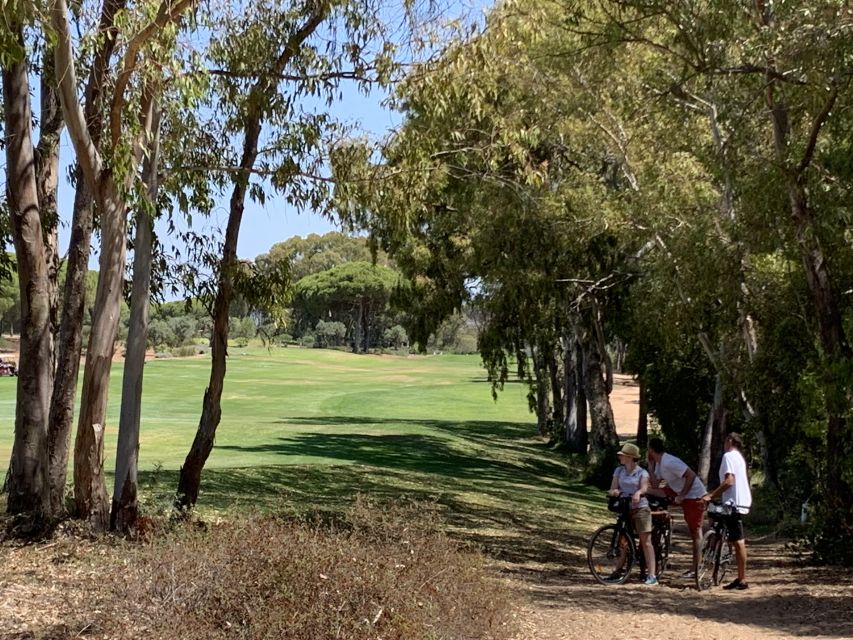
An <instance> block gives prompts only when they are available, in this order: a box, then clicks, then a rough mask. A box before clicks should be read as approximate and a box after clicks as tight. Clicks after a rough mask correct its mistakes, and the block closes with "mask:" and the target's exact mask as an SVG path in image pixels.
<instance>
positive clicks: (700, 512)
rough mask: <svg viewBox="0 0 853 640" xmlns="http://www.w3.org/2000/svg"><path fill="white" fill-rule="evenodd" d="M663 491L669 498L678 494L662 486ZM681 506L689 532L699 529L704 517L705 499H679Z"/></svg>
mask: <svg viewBox="0 0 853 640" xmlns="http://www.w3.org/2000/svg"><path fill="white" fill-rule="evenodd" d="M664 493H666V495H667V496H669V497H670V498H674V497H675V496H677V495H678V494H677V493H675V491H673V490H672V489H670V488H669V487H664ZM681 508H682V509H683V510H684V521H685V522H686V523H687V528H688V529H690V531H691V532H692V531H697V530H698V531H701V530H702V520H703V519H704V518H705V501H704V500H702V498H692V499H689V500H688V499H684V500H682V501H681Z"/></svg>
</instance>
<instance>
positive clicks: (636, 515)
mask: <svg viewBox="0 0 853 640" xmlns="http://www.w3.org/2000/svg"><path fill="white" fill-rule="evenodd" d="M631 520H632V521H633V523H634V531H635V532H636V533H651V531H652V512H651V509H649V508H648V507H640V508H639V509H631Z"/></svg>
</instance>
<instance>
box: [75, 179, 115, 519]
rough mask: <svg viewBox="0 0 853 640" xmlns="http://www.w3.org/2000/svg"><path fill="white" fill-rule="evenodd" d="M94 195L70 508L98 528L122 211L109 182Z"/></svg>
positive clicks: (104, 506)
mask: <svg viewBox="0 0 853 640" xmlns="http://www.w3.org/2000/svg"><path fill="white" fill-rule="evenodd" d="M98 191H99V193H98V194H97V196H96V200H97V203H98V208H99V210H100V211H101V255H100V260H99V267H100V269H99V270H100V276H99V278H98V288H97V291H96V293H95V304H94V313H93V316H92V331H91V333H90V335H89V344H88V347H87V348H86V365H85V367H84V369H83V389H82V392H81V395H80V418H79V422H78V426H77V437H76V440H75V442H74V506H75V509H76V513H77V515H78V516H80V517H83V518H86V519H88V520H89V522H91V523H92V524H93V525H94V526H95V527H96V528H98V529H102V530H103V529H106V528H107V525H108V524H109V516H110V503H109V498H108V497H107V488H106V482H105V478H104V470H103V459H104V456H103V432H104V428H105V425H106V418H107V401H108V395H109V382H110V371H111V369H112V361H113V355H114V354H115V341H116V334H117V333H118V323H119V313H120V310H121V296H122V288H123V286H124V263H125V253H126V247H127V243H126V236H127V215H126V214H125V205H124V201H123V199H122V198H121V197H120V196H119V194H118V193H117V192H116V185H115V184H114V183H113V182H112V180H105V181H104V182H103V183H102V184H101V185H100V188H99V189H98Z"/></svg>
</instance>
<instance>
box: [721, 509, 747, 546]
mask: <svg viewBox="0 0 853 640" xmlns="http://www.w3.org/2000/svg"><path fill="white" fill-rule="evenodd" d="M725 522H726V527H728V529H729V533H728V536H727V538H728V541H729V542H737V541H738V540H743V539H744V538H745V537H746V535H745V534H744V532H743V517H742V516H741V514H740V513H738V512H737V511H735V512H734V513H730V514H729V515H727V516H726V520H725Z"/></svg>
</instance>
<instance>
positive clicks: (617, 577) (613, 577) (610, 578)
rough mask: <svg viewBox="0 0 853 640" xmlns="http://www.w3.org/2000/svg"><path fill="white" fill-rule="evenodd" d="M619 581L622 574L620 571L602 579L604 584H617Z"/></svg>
mask: <svg viewBox="0 0 853 640" xmlns="http://www.w3.org/2000/svg"><path fill="white" fill-rule="evenodd" d="M621 579H622V572H621V571H614V572H613V573H611V574H610V575H609V576H607V577H606V578H605V579H604V581H605V582H619V580H621Z"/></svg>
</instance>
